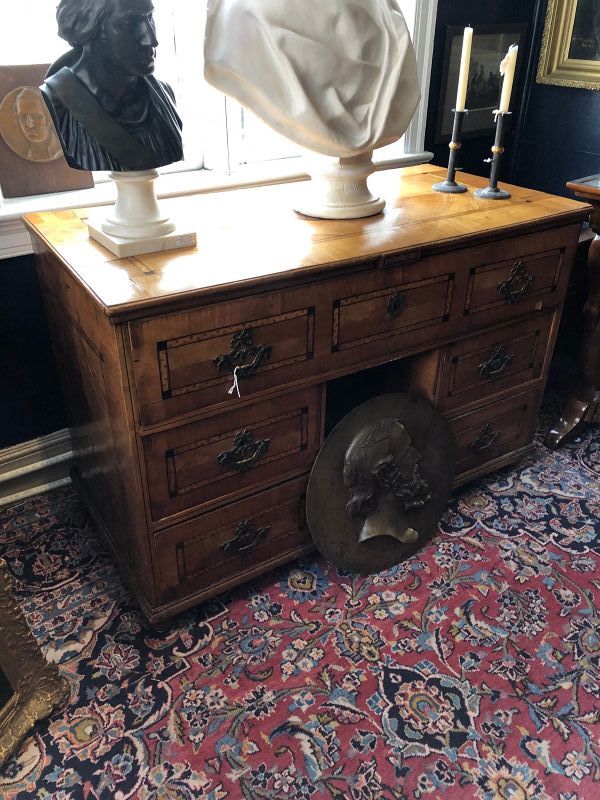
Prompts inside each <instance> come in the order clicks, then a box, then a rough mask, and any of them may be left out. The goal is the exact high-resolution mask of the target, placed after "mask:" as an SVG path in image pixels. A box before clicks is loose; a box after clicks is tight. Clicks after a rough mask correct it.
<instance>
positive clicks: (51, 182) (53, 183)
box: [0, 64, 94, 198]
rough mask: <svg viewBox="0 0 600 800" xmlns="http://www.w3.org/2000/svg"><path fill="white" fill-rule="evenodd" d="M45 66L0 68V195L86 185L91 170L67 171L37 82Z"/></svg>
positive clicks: (43, 191) (59, 189)
mask: <svg viewBox="0 0 600 800" xmlns="http://www.w3.org/2000/svg"><path fill="white" fill-rule="evenodd" d="M47 69H48V65H47V64H32V65H27V66H22V65H17V66H0V188H1V189H2V194H3V196H4V197H5V198H11V197H26V196H29V195H32V194H47V193H48V192H63V191H67V190H69V189H89V188H90V187H91V186H93V185H94V181H93V178H92V173H91V172H87V171H85V170H78V169H71V167H69V166H68V164H67V162H66V161H65V158H64V156H63V154H62V148H61V146H60V142H59V139H58V136H57V135H56V131H55V129H54V124H53V122H52V119H51V117H50V114H49V113H48V110H47V108H46V106H45V104H44V101H43V99H42V95H41V92H40V90H39V88H38V87H39V85H40V83H41V82H42V81H43V79H44V76H45V74H46V70H47Z"/></svg>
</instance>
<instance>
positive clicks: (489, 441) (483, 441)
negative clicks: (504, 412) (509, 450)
mask: <svg viewBox="0 0 600 800" xmlns="http://www.w3.org/2000/svg"><path fill="white" fill-rule="evenodd" d="M499 438H500V434H499V433H498V432H497V431H495V430H493V428H492V427H491V426H490V425H488V423H487V422H486V423H485V425H483V426H482V428H481V430H480V431H479V433H478V435H477V438H476V439H475V441H474V442H472V443H471V449H472V450H475V452H476V453H483V451H484V450H489V448H490V447H493V445H495V444H496V442H497V441H498V439H499Z"/></svg>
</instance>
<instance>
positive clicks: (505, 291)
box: [498, 261, 533, 303]
mask: <svg viewBox="0 0 600 800" xmlns="http://www.w3.org/2000/svg"><path fill="white" fill-rule="evenodd" d="M532 283H533V275H532V274H531V273H530V272H527V269H526V267H525V264H524V263H523V262H522V261H517V262H516V263H515V264H513V268H512V269H511V271H510V275H509V276H508V278H507V279H506V280H505V281H501V282H500V283H499V284H498V294H499V295H500V297H503V298H504V299H505V300H506V301H507V302H508V303H516V302H517V301H518V300H520V299H521V298H522V297H523V296H524V295H526V294H527V292H528V291H529V290H530V289H531V285H532Z"/></svg>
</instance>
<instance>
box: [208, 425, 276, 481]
mask: <svg viewBox="0 0 600 800" xmlns="http://www.w3.org/2000/svg"><path fill="white" fill-rule="evenodd" d="M270 441H271V440H270V439H258V440H256V441H255V440H254V439H253V438H252V434H251V433H250V431H247V430H243V431H240V432H239V433H236V435H235V438H234V440H233V449H231V450H226V451H225V452H223V453H219V455H218V456H217V462H218V464H219V465H220V466H221V467H224V468H227V467H231V468H232V469H237V471H238V472H247V470H249V469H252V467H253V466H254V465H255V464H256V462H257V461H258V459H259V458H260V457H261V456H262V455H264V454H265V453H266V452H267V450H268V449H269V443H270Z"/></svg>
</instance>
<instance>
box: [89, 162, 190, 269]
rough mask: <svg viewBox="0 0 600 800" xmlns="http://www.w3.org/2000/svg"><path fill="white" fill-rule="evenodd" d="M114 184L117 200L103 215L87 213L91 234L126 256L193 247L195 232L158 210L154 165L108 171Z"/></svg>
mask: <svg viewBox="0 0 600 800" xmlns="http://www.w3.org/2000/svg"><path fill="white" fill-rule="evenodd" d="M110 177H111V178H112V179H113V180H114V182H115V184H116V187H117V202H116V203H115V205H114V206H113V207H111V208H110V209H109V211H108V213H107V215H106V216H105V217H102V216H100V214H99V213H96V214H94V215H90V218H89V219H88V231H89V234H90V236H91V237H92V238H93V239H96V241H98V242H100V244H102V245H104V247H106V248H108V249H109V250H110V251H111V253H114V254H115V255H117V256H119V258H125V257H127V256H136V255H141V254H143V253H155V252H159V251H161V250H173V249H176V248H179V247H193V246H194V245H195V244H196V232H195V231H192V230H187V229H181V228H180V227H179V226H178V225H177V223H176V221H172V220H170V219H169V218H168V217H165V216H164V215H162V214H161V212H160V208H159V206H158V202H157V199H156V190H155V186H154V182H155V180H156V179H157V178H158V172H157V170H155V169H149V170H141V171H138V172H111V173H110Z"/></svg>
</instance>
